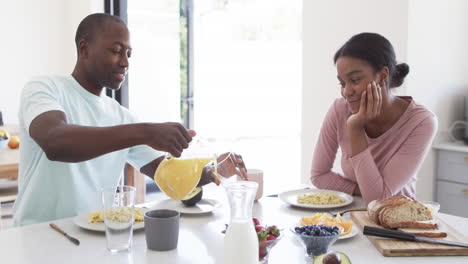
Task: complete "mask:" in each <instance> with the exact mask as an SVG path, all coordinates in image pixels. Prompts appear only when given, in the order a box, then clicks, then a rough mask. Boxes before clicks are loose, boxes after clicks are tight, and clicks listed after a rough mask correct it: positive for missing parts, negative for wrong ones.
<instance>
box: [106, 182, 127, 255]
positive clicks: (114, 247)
mask: <svg viewBox="0 0 468 264" xmlns="http://www.w3.org/2000/svg"><path fill="white" fill-rule="evenodd" d="M102 205H103V212H104V225H105V229H106V239H107V249H108V250H109V251H110V252H112V253H117V252H120V251H130V250H131V248H132V240H133V221H134V205H135V187H132V186H126V185H123V186H112V187H106V188H103V189H102Z"/></svg>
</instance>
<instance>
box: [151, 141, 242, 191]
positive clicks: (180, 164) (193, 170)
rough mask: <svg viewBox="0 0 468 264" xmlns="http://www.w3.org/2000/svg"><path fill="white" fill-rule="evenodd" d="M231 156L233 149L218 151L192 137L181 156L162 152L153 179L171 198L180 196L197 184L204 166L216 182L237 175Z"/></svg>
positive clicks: (237, 171)
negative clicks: (162, 155)
mask: <svg viewBox="0 0 468 264" xmlns="http://www.w3.org/2000/svg"><path fill="white" fill-rule="evenodd" d="M234 159H235V154H234V153H233V152H230V151H228V152H224V153H223V154H221V155H218V154H217V153H216V151H215V150H214V147H213V144H212V143H210V142H208V141H207V140H204V139H200V138H197V139H195V138H194V139H193V140H192V142H191V143H190V146H189V147H188V148H187V149H185V150H184V151H183V152H182V155H181V157H179V158H175V157H173V156H171V155H170V154H167V155H166V158H165V159H164V160H163V161H161V163H160V164H159V166H158V168H157V169H156V172H155V174H154V180H155V182H156V184H157V185H158V187H159V189H161V191H163V192H164V193H165V194H166V195H167V196H169V197H170V198H171V199H173V200H184V198H185V197H186V196H187V195H188V194H190V192H191V191H192V190H193V189H195V187H197V185H198V183H199V182H200V179H201V177H202V173H203V170H204V169H205V168H206V170H207V172H206V173H209V174H210V176H211V177H213V179H214V181H215V182H216V183H217V184H219V183H223V182H225V181H226V179H229V178H231V177H232V176H234V175H239V176H241V175H240V171H239V169H238V168H237V167H236V162H235V160H234ZM233 178H236V177H233Z"/></svg>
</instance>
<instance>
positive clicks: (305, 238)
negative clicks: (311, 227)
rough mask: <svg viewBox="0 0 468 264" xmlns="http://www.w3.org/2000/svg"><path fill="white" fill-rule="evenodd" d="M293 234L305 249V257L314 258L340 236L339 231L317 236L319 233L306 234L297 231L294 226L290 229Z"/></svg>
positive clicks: (326, 250) (324, 251)
mask: <svg viewBox="0 0 468 264" xmlns="http://www.w3.org/2000/svg"><path fill="white" fill-rule="evenodd" d="M290 230H291V232H292V233H293V234H294V236H295V237H296V238H297V239H298V240H299V241H300V242H301V244H302V245H303V246H304V250H305V251H306V257H309V258H314V257H316V256H318V255H321V254H324V253H327V252H328V249H329V248H330V246H331V245H333V243H335V241H336V240H337V239H338V238H339V237H340V233H339V232H338V233H336V234H332V235H327V236H319V235H315V234H313V235H306V234H304V233H298V232H296V231H295V228H291V229H290Z"/></svg>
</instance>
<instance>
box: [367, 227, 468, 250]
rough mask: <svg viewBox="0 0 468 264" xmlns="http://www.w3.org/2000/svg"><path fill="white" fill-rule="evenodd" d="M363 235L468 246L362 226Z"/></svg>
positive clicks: (461, 245) (467, 245) (461, 244)
mask: <svg viewBox="0 0 468 264" xmlns="http://www.w3.org/2000/svg"><path fill="white" fill-rule="evenodd" d="M363 234H364V235H367V236H377V237H386V238H393V239H399V240H405V241H413V242H426V243H432V244H443V245H449V246H459V247H468V244H466V243H461V242H457V241H447V240H442V239H436V238H429V237H423V236H417V235H414V234H411V233H406V232H401V231H396V230H391V229H385V228H379V227H373V226H364V231H363Z"/></svg>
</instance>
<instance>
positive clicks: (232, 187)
mask: <svg viewBox="0 0 468 264" xmlns="http://www.w3.org/2000/svg"><path fill="white" fill-rule="evenodd" d="M224 186H225V188H226V192H227V196H228V198H229V205H230V207H231V220H230V221H229V225H228V228H227V230H226V235H225V237H224V264H234V263H236V264H237V263H242V264H256V263H258V237H257V232H256V231H255V227H254V224H253V221H252V206H253V202H254V198H255V194H256V193H257V188H258V184H257V183H256V182H248V181H237V182H229V183H227V184H225V185H224Z"/></svg>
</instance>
